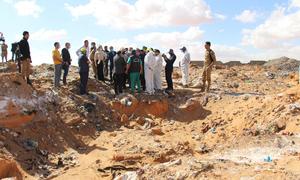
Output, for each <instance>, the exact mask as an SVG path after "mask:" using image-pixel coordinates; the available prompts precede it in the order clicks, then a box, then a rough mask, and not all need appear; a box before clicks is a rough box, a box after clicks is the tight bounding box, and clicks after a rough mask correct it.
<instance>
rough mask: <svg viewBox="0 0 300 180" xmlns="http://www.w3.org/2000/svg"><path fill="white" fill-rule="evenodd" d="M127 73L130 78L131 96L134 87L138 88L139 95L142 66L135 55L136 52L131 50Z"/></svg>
mask: <svg viewBox="0 0 300 180" xmlns="http://www.w3.org/2000/svg"><path fill="white" fill-rule="evenodd" d="M128 73H129V76H130V84H131V85H130V88H131V92H132V94H134V92H135V89H136V85H137V88H138V93H141V81H140V74H142V73H143V66H142V61H141V60H140V58H139V57H138V56H137V55H136V51H135V50H132V52H131V56H130V58H129V59H128V62H127V69H126V74H128Z"/></svg>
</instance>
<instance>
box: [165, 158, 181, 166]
mask: <svg viewBox="0 0 300 180" xmlns="http://www.w3.org/2000/svg"><path fill="white" fill-rule="evenodd" d="M181 164H182V161H181V159H177V160H175V161H170V162H166V163H163V165H164V166H167V167H171V166H176V165H177V166H179V165H181Z"/></svg>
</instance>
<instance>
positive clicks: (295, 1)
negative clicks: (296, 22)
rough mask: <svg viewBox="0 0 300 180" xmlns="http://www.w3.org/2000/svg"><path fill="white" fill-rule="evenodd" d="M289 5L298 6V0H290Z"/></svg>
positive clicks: (299, 3)
mask: <svg viewBox="0 0 300 180" xmlns="http://www.w3.org/2000/svg"><path fill="white" fill-rule="evenodd" d="M290 7H300V0H292V1H291V5H290Z"/></svg>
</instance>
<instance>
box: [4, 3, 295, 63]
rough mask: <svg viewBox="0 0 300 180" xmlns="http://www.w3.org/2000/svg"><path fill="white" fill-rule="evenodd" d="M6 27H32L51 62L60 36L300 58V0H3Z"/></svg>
mask: <svg viewBox="0 0 300 180" xmlns="http://www.w3.org/2000/svg"><path fill="white" fill-rule="evenodd" d="M0 4H1V5H0V22H1V26H0V32H3V33H4V36H5V38H6V42H7V43H8V45H9V46H10V45H11V43H12V42H15V41H19V40H20V39H21V38H22V32H23V31H24V30H27V31H29V32H30V34H31V36H30V40H29V42H30V46H31V51H32V60H33V62H34V64H41V63H52V58H51V51H52V49H53V43H54V42H55V41H58V42H60V43H61V46H62V47H63V46H64V44H65V42H70V43H71V44H72V49H71V52H72V57H73V60H74V61H75V63H76V62H77V57H76V55H75V51H76V50H77V49H78V48H79V47H81V46H82V44H83V42H82V41H83V40H85V39H88V40H90V42H92V41H95V42H96V43H97V44H101V45H103V46H104V45H108V46H114V47H115V49H118V48H120V47H130V46H132V47H139V48H141V47H142V46H147V47H153V48H158V49H161V51H163V52H167V50H168V49H169V48H173V49H174V50H175V52H176V53H177V54H178V56H179V57H181V53H180V51H179V48H180V47H182V46H186V47H187V49H188V50H189V51H190V53H191V57H192V59H193V60H202V59H203V54H204V49H203V44H204V42H205V41H211V42H212V45H213V46H212V48H213V49H214V51H215V52H216V55H217V59H218V60H220V61H223V62H226V61H231V60H239V61H242V62H248V61H249V60H268V59H272V58H277V57H281V56H288V57H290V58H296V59H300V43H299V39H300V0H272V1H262V0H242V1H241V0H176V1H174V0H151V1H148V0H136V1H134V0H76V1H74V0H73V1H72V0H62V1H59V0H53V1H41V0H0Z"/></svg>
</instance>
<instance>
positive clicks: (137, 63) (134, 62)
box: [128, 56, 141, 73]
mask: <svg viewBox="0 0 300 180" xmlns="http://www.w3.org/2000/svg"><path fill="white" fill-rule="evenodd" d="M128 63H129V64H130V68H129V72H130V73H136V72H137V73H139V72H140V71H141V60H140V59H139V58H138V57H136V56H131V57H130V59H129V60H128Z"/></svg>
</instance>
